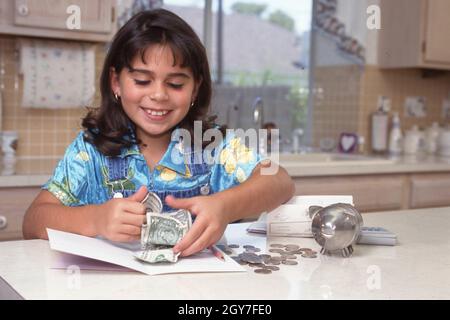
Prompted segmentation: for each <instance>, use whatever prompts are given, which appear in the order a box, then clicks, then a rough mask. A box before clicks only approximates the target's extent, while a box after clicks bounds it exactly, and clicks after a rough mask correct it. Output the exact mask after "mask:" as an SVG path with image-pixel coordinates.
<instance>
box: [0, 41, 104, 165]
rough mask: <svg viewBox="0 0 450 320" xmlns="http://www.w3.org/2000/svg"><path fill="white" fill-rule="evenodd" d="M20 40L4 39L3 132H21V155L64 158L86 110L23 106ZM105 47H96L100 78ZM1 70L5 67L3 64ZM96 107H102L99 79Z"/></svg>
mask: <svg viewBox="0 0 450 320" xmlns="http://www.w3.org/2000/svg"><path fill="white" fill-rule="evenodd" d="M16 41H17V38H9V37H0V55H1V57H0V63H1V64H2V65H3V69H4V71H5V73H4V74H3V75H1V76H2V84H3V90H2V91H3V119H2V130H4V131H8V130H13V131H17V132H18V134H19V143H18V150H17V156H18V157H25V158H36V159H39V158H60V157H61V156H62V155H63V154H64V151H65V150H66V148H67V146H68V145H69V144H70V143H71V141H72V140H73V139H74V138H75V136H76V134H77V132H79V130H80V128H81V126H80V124H81V118H82V117H83V116H84V115H85V114H86V109H85V108H73V109H60V110H49V109H28V108H23V107H21V97H22V89H23V79H22V76H21V75H20V74H19V72H18V68H19V66H18V57H17V53H16ZM104 56H105V53H104V45H102V44H98V45H96V58H95V59H96V79H98V77H99V74H100V72H101V68H102V64H103V60H104ZM0 68H1V65H0ZM96 87H97V90H96V96H95V99H94V102H93V106H98V105H99V101H100V100H99V90H98V80H97V82H96Z"/></svg>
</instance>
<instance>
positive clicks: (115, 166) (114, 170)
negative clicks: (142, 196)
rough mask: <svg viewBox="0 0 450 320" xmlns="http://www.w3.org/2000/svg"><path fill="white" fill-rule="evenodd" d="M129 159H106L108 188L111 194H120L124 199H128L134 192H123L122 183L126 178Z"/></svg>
mask: <svg viewBox="0 0 450 320" xmlns="http://www.w3.org/2000/svg"><path fill="white" fill-rule="evenodd" d="M129 163H130V160H129V157H124V158H121V157H106V166H107V168H108V181H107V182H106V183H107V184H108V186H110V187H111V190H112V193H113V194H115V193H121V194H122V195H123V196H124V197H129V196H130V195H132V194H133V193H134V192H135V190H125V188H124V186H123V183H124V182H125V180H126V179H127V178H128V165H129Z"/></svg>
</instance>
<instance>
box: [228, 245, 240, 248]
mask: <svg viewBox="0 0 450 320" xmlns="http://www.w3.org/2000/svg"><path fill="white" fill-rule="evenodd" d="M228 248H232V249H237V248H239V245H238V244H230V245H228Z"/></svg>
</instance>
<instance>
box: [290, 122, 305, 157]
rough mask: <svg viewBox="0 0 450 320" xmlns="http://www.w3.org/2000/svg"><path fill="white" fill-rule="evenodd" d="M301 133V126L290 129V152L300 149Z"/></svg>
mask: <svg viewBox="0 0 450 320" xmlns="http://www.w3.org/2000/svg"><path fill="white" fill-rule="evenodd" d="M303 133H304V131H303V129H302V128H296V129H294V130H293V131H292V153H297V152H299V151H300V141H301V137H302V136H303Z"/></svg>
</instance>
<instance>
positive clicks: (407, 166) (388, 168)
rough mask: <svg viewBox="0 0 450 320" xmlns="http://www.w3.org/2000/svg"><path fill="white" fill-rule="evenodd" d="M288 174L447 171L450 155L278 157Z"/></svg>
mask: <svg viewBox="0 0 450 320" xmlns="http://www.w3.org/2000/svg"><path fill="white" fill-rule="evenodd" d="M280 163H281V165H282V166H283V167H284V168H285V169H286V170H287V172H288V173H289V175H290V176H291V177H313V176H314V177H320V176H341V175H366V174H389V173H393V174H400V173H433V172H450V158H448V157H447V158H441V157H438V156H402V157H398V158H388V157H363V158H361V159H358V158H356V159H347V160H342V159H341V160H330V161H304V162H301V161H283V160H281V161H280Z"/></svg>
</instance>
